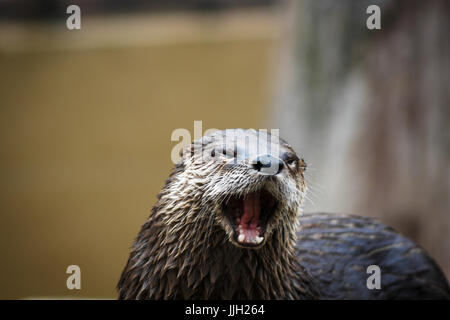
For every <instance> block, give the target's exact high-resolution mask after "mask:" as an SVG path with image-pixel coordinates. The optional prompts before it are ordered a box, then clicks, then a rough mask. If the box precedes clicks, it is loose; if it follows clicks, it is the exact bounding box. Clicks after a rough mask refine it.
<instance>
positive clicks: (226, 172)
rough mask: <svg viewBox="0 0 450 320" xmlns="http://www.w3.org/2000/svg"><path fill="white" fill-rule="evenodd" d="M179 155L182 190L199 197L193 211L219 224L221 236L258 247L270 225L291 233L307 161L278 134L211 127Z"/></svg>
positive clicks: (299, 205)
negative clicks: (214, 128) (221, 230)
mask: <svg viewBox="0 0 450 320" xmlns="http://www.w3.org/2000/svg"><path fill="white" fill-rule="evenodd" d="M181 161H182V163H180V164H179V166H182V167H183V168H184V170H183V171H182V175H183V176H184V178H183V179H182V181H184V183H185V185H184V186H183V190H184V192H185V195H184V196H185V197H195V198H196V200H195V201H192V203H198V202H199V201H200V203H201V205H200V206H199V210H198V211H197V215H200V216H201V218H202V219H208V221H209V222H210V223H214V224H216V225H217V226H220V228H221V229H223V231H224V232H225V234H226V237H224V238H225V240H228V241H230V242H231V243H232V244H233V245H235V246H238V247H244V248H253V249H257V248H261V247H263V246H264V245H265V244H266V243H267V241H269V239H270V238H271V236H272V234H273V233H274V231H275V230H278V231H279V232H280V233H283V236H284V237H287V238H290V239H292V238H293V237H294V234H295V229H296V227H297V220H298V219H297V218H298V215H299V213H300V209H301V204H302V201H303V197H304V193H305V191H306V190H305V189H306V184H305V180H304V176H303V173H304V170H305V167H306V165H305V163H304V161H303V160H302V159H300V158H299V157H298V156H297V154H296V153H295V152H294V150H293V149H292V148H291V147H290V146H289V145H288V144H287V143H286V142H285V141H283V140H282V139H280V138H279V137H278V136H276V135H271V134H269V133H267V131H261V130H260V131H256V130H243V129H228V130H223V131H216V132H214V133H212V134H210V135H206V136H204V137H202V138H201V139H199V140H196V141H194V142H193V143H192V145H190V146H189V147H188V148H185V149H184V150H183V157H182V160H181ZM199 218H200V217H199ZM286 233H289V234H286ZM289 235H290V236H289Z"/></svg>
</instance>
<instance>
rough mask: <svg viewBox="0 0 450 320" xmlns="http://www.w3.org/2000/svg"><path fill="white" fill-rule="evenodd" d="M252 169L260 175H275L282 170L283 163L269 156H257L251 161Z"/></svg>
mask: <svg viewBox="0 0 450 320" xmlns="http://www.w3.org/2000/svg"><path fill="white" fill-rule="evenodd" d="M251 165H252V168H253V169H255V170H256V171H259V172H260V173H262V174H267V175H275V174H278V173H280V172H281V170H282V169H283V161H282V160H281V159H278V158H275V157H273V156H271V155H270V154H265V155H260V156H257V157H256V158H255V159H254V160H253V161H251Z"/></svg>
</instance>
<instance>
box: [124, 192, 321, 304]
mask: <svg viewBox="0 0 450 320" xmlns="http://www.w3.org/2000/svg"><path fill="white" fill-rule="evenodd" d="M170 198H171V196H170V195H169V194H166V195H165V194H164V193H162V196H161V197H160V200H159V201H158V204H157V205H156V206H155V207H154V209H153V212H152V214H151V215H150V218H149V219H148V221H147V222H146V223H145V224H144V225H143V227H142V230H141V232H140V233H139V235H138V238H137V239H136V241H135V243H134V245H133V248H132V253H131V256H130V260H129V262H128V265H127V267H126V269H125V270H124V274H123V275H122V279H121V283H119V289H120V287H122V288H124V290H122V289H120V297H121V298H138V299H302V298H307V299H311V298H314V297H315V296H316V293H315V291H314V286H313V283H312V279H311V278H310V277H309V275H308V274H307V272H306V271H305V270H304V269H303V268H302V267H301V266H300V265H299V264H298V262H297V259H296V257H295V241H296V237H295V232H293V231H292V228H290V227H289V226H292V225H295V221H285V222H283V223H282V224H280V225H279V226H278V227H277V228H276V229H275V230H274V231H273V232H272V234H271V235H269V238H268V239H267V240H266V243H265V244H264V246H263V247H262V248H260V249H245V248H238V247H236V246H235V245H233V244H232V243H231V242H230V241H229V240H228V236H227V235H226V233H225V231H224V230H223V229H222V228H221V227H220V226H219V225H218V224H217V223H215V221H214V219H215V218H214V215H213V214H212V212H207V211H206V210H205V209H204V208H202V207H200V205H199V204H200V203H201V199H195V196H192V194H191V195H190V196H189V198H186V200H185V201H182V202H177V203H173V202H171V201H169V199H170ZM179 203H183V205H182V206H180V205H179ZM127 282H128V283H127Z"/></svg>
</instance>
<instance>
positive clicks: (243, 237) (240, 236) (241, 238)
mask: <svg viewBox="0 0 450 320" xmlns="http://www.w3.org/2000/svg"><path fill="white" fill-rule="evenodd" d="M244 240H245V235H244V234H243V233H241V234H240V235H239V237H238V241H239V242H240V243H242V242H244Z"/></svg>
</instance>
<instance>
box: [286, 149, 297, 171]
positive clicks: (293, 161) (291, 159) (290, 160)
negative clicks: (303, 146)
mask: <svg viewBox="0 0 450 320" xmlns="http://www.w3.org/2000/svg"><path fill="white" fill-rule="evenodd" d="M283 160H284V162H285V163H286V164H287V165H288V166H289V167H290V168H291V169H297V167H298V160H299V159H298V157H297V155H296V154H294V153H290V152H289V153H285V154H284V155H283Z"/></svg>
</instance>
